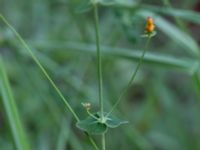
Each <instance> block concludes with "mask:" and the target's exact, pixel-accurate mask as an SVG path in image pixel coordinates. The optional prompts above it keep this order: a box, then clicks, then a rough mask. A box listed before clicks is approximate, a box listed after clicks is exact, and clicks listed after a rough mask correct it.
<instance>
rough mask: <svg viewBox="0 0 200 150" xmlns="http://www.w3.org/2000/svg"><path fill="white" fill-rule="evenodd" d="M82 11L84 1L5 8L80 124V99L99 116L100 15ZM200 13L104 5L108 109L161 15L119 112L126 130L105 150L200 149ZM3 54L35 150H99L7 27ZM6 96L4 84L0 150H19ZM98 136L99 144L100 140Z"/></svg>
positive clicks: (177, 3)
mask: <svg viewBox="0 0 200 150" xmlns="http://www.w3.org/2000/svg"><path fill="white" fill-rule="evenodd" d="M110 3H112V5H110ZM85 8H87V1H82V0H1V1H0V13H2V14H3V16H4V17H5V18H7V20H8V21H9V22H10V23H11V25H13V27H14V28H15V29H16V30H17V31H18V32H19V34H20V35H21V36H22V37H23V39H24V40H25V41H26V42H27V43H28V45H29V46H30V47H31V48H32V49H33V50H34V53H35V54H36V56H37V57H38V59H39V60H40V61H41V63H42V65H43V66H44V67H45V68H46V69H47V71H48V72H49V74H50V75H51V77H52V78H53V79H54V81H55V82H56V84H57V85H58V87H59V88H60V89H61V91H62V92H63V94H64V96H65V97H66V98H67V99H68V100H69V103H70V104H71V105H72V107H73V108H74V109H75V111H76V112H77V113H78V115H79V116H80V118H85V117H86V115H87V114H86V112H85V110H84V108H82V106H81V102H91V103H92V110H93V111H96V110H98V85H97V84H98V82H97V69H96V57H95V54H96V53H95V33H94V17H93V11H92V10H90V11H86V10H87V9H85ZM199 11H200V2H199V1H198V0H190V1H189V0H174V1H172V0H171V1H170V0H104V1H103V3H102V4H101V6H100V8H99V14H100V16H99V17H100V34H101V50H102V53H103V83H104V101H105V107H106V108H105V109H106V110H107V111H108V110H109V109H110V108H111V105H112V104H113V103H114V102H115V101H116V99H117V98H118V96H119V93H120V91H121V90H122V89H123V88H124V87H125V86H126V84H127V83H128V81H129V80H130V77H131V73H132V72H133V71H134V69H135V66H136V64H137V62H138V59H139V57H140V55H141V52H142V50H143V48H144V44H145V42H146V39H144V38H141V35H142V34H143V32H144V27H145V18H146V17H147V16H152V17H153V18H154V20H155V25H156V30H157V35H156V36H155V37H154V38H153V39H152V40H151V42H150V45H149V48H148V52H147V54H146V56H145V59H144V64H143V65H142V67H141V68H140V70H139V72H138V74H137V77H136V80H135V81H134V84H133V85H132V87H131V88H130V90H129V92H128V94H127V95H126V97H125V98H124V99H123V101H122V102H121V103H120V105H119V106H118V108H117V109H116V110H115V112H114V113H115V114H116V115H118V116H120V117H121V118H123V119H125V120H129V124H127V125H123V126H120V127H119V128H117V129H113V130H109V131H108V133H107V134H106V147H107V149H108V150H114V149H118V150H199V149H200V141H199V139H200V117H199V114H200V104H199V102H200V101H199V99H200V73H199V60H200V50H199V45H198V42H199V41H200V36H199V33H200V26H199V25H200V13H199ZM0 54H1V59H2V65H1V69H2V68H5V70H6V72H7V77H8V79H9V83H10V87H11V91H12V93H13V96H14V101H15V103H16V106H17V109H18V112H19V117H20V119H21V121H22V126H23V127H22V128H23V129H24V132H25V134H26V141H28V143H29V144H30V147H31V149H32V150H92V149H93V148H92V146H91V145H90V143H89V141H88V139H87V138H86V136H85V135H84V134H83V133H82V132H81V131H79V130H78V129H77V128H76V127H75V123H76V121H75V119H74V118H73V117H72V114H71V113H70V112H69V111H68V110H67V109H66V107H65V105H64V104H63V102H62V101H61V100H60V98H59V97H58V96H57V94H56V93H55V91H54V89H53V88H52V86H51V85H50V84H49V82H48V81H47V79H46V78H45V76H44V75H43V74H42V72H41V70H40V69H39V67H38V66H37V65H36V64H35V63H34V61H33V60H32V58H31V57H30V55H29V53H28V52H27V50H26V49H25V48H24V47H23V46H22V44H21V43H20V42H19V40H18V39H17V38H16V36H15V35H14V33H13V32H12V31H11V30H10V29H9V28H8V27H7V26H6V25H5V24H4V23H3V22H2V20H1V21H0ZM0 77H1V80H3V75H1V76H0ZM0 83H1V84H2V83H3V82H0ZM4 89H6V87H4V85H3V84H2V85H1V95H0V150H14V149H16V145H15V142H14V138H13V134H12V130H11V126H10V123H9V119H8V115H9V114H8V113H9V111H7V109H6V107H5V102H6V101H8V100H7V99H6V98H5V96H3V92H2V91H3V90H4ZM13 123H14V122H13ZM11 124H12V121H11ZM12 125H13V124H12ZM94 138H95V140H96V142H97V144H98V145H100V138H99V136H94Z"/></svg>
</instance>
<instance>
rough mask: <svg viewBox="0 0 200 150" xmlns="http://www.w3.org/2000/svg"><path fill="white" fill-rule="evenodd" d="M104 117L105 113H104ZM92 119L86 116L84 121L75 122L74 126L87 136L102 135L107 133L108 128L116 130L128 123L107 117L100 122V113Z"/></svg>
mask: <svg viewBox="0 0 200 150" xmlns="http://www.w3.org/2000/svg"><path fill="white" fill-rule="evenodd" d="M104 114H105V116H106V113H104ZM94 116H95V117H96V118H94V117H92V116H88V117H87V118H86V119H84V120H81V121H79V122H77V124H76V126H77V127H78V128H79V129H80V130H83V131H85V132H88V133H89V134H103V133H105V132H107V129H108V127H109V128H116V127H118V126H120V125H122V124H125V123H128V122H127V121H122V120H120V119H118V118H116V117H113V116H110V115H109V116H108V117H105V118H104V120H105V121H104V122H101V119H100V113H99V112H98V113H96V114H94Z"/></svg>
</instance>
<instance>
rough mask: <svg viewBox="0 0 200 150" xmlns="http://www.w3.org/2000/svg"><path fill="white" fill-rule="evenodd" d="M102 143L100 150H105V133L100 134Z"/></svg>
mask: <svg viewBox="0 0 200 150" xmlns="http://www.w3.org/2000/svg"><path fill="white" fill-rule="evenodd" d="M101 140H102V141H101V142H102V150H106V138H105V133H103V134H102V138H101Z"/></svg>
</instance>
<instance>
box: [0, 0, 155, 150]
mask: <svg viewBox="0 0 200 150" xmlns="http://www.w3.org/2000/svg"><path fill="white" fill-rule="evenodd" d="M99 3H100V1H99V0H91V1H90V3H89V4H88V7H86V8H87V10H88V9H90V8H91V7H92V8H93V10H94V20H95V35H96V56H97V72H98V89H99V91H98V93H99V111H98V112H91V104H90V103H82V105H83V106H84V107H85V109H86V111H87V113H88V116H87V118H86V119H84V120H80V118H79V117H78V115H77V114H76V112H75V111H74V109H73V108H72V107H71V105H70V104H69V102H68V101H67V99H66V98H65V97H64V96H63V94H62V93H61V91H60V89H59V88H58V87H57V86H56V84H55V82H54V81H53V80H52V78H51V77H50V76H49V74H48V73H47V71H46V70H45V69H44V67H43V66H42V64H41V63H40V61H39V60H38V58H37V57H36V56H35V54H34V53H33V51H32V50H31V49H30V48H29V46H28V45H27V44H26V42H25V41H24V40H23V39H22V37H21V36H20V35H19V33H18V32H17V31H16V30H15V29H14V28H13V27H12V26H11V25H10V24H9V23H8V21H7V20H6V19H5V18H4V17H3V16H2V15H1V14H0V18H1V19H2V21H3V22H4V23H5V24H6V25H7V26H8V27H9V28H10V29H11V30H12V31H13V32H14V33H15V35H16V37H17V38H18V39H19V41H20V42H21V44H22V45H23V46H24V47H25V48H26V49H27V50H28V52H29V54H30V56H31V57H32V58H33V60H34V61H35V63H36V64H37V65H38V66H39V68H40V69H41V71H42V72H43V74H44V75H45V77H46V78H47V79H48V81H49V82H50V84H51V85H52V86H53V88H54V89H55V91H56V92H57V94H58V95H59V96H60V98H61V100H62V101H63V102H64V104H65V105H66V107H67V108H68V109H69V111H70V112H71V113H72V115H73V116H74V118H75V119H76V121H77V124H76V126H77V127H78V128H79V129H81V130H82V131H84V133H85V134H86V135H87V136H88V138H89V140H90V142H91V144H92V145H93V147H94V148H95V149H96V150H99V148H98V146H97V145H96V143H95V141H94V140H93V139H92V137H91V136H90V135H91V134H100V135H101V136H102V138H101V139H102V150H105V149H106V144H105V133H106V132H107V130H108V128H116V127H118V126H120V125H122V124H126V123H128V121H122V120H120V119H118V118H117V117H115V116H113V115H112V112H113V110H114V109H115V108H116V107H117V105H118V104H119V103H120V101H121V100H122V98H123V97H124V95H125V94H126V92H127V90H128V89H129V88H130V86H131V85H132V83H133V81H134V79H135V76H136V74H137V71H138V70H139V68H140V66H141V64H142V61H143V58H144V56H145V53H146V50H147V47H148V44H149V41H150V39H151V38H152V37H153V36H154V35H155V34H156V32H155V25H154V21H153V19H152V18H151V17H148V18H147V21H146V27H145V32H144V34H143V35H142V37H147V42H146V44H145V47H144V51H143V52H142V55H141V57H140V60H139V62H138V64H137V66H136V69H135V70H134V71H133V74H132V76H131V79H130V81H129V82H128V85H127V86H126V87H125V88H124V89H123V90H122V92H121V94H120V96H119V98H118V99H117V100H116V102H115V103H114V105H113V106H112V108H111V109H110V111H108V112H106V111H105V110H104V101H103V79H102V63H101V50H100V34H99V15H98V5H99Z"/></svg>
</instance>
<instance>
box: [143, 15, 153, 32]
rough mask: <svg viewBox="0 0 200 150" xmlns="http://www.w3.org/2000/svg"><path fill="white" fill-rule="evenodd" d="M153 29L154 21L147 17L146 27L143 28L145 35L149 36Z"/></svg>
mask: <svg viewBox="0 0 200 150" xmlns="http://www.w3.org/2000/svg"><path fill="white" fill-rule="evenodd" d="M154 29H155V25H154V21H153V18H151V17H148V18H147V21H146V27H145V32H146V33H147V34H151V33H152V32H153V31H154Z"/></svg>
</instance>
